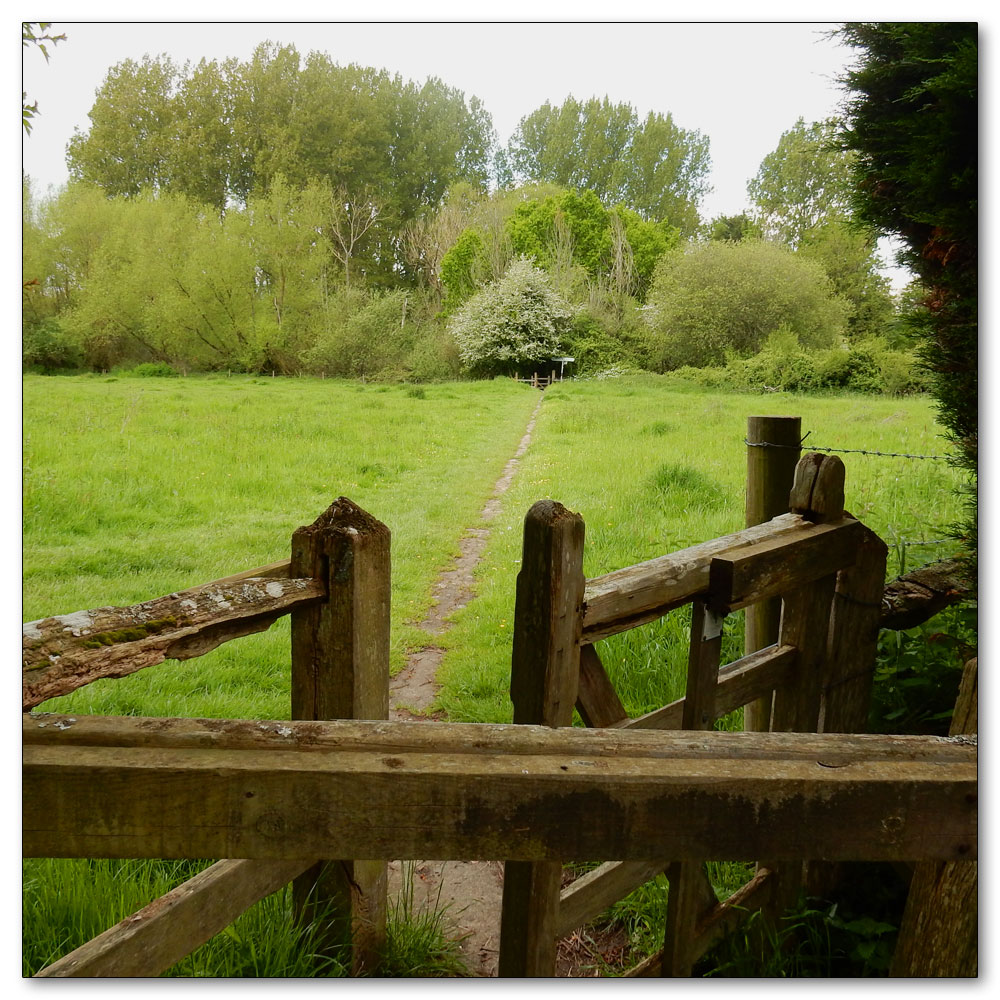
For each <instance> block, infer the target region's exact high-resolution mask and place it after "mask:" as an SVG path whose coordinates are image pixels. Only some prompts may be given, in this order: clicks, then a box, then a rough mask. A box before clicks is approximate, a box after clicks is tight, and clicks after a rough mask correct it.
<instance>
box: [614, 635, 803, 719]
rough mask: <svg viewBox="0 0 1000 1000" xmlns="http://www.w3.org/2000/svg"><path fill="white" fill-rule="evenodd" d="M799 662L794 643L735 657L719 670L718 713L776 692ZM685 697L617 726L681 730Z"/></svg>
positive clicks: (716, 709) (721, 713) (724, 712)
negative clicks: (767, 693)
mask: <svg viewBox="0 0 1000 1000" xmlns="http://www.w3.org/2000/svg"><path fill="white" fill-rule="evenodd" d="M797 661H798V650H796V649H795V648H794V647H792V646H768V647H767V648H766V649H761V650H758V651H757V652H756V653H751V654H750V655H749V656H744V657H742V658H741V659H739V660H734V661H733V662H732V663H729V664H727V665H726V666H724V667H722V668H721V669H720V670H719V682H718V686H717V688H716V691H715V715H716V718H720V717H721V716H723V715H725V714H726V713H727V712H731V711H733V709H735V708H739V707H740V706H741V705H746V704H747V703H748V702H749V701H751V700H752V699H754V698H757V697H759V695H760V694H761V692H764V691H773V690H774V689H775V688H776V687H779V686H780V685H782V684H784V683H785V682H786V681H787V680H788V678H789V677H790V676H791V674H792V671H793V670H794V669H795V665H796V663H797ZM684 702H685V699H684V698H680V699H678V700H677V701H673V702H671V703H670V704H669V705H664V707H663V708H657V709H654V710H653V711H652V712H647V713H646V714H645V715H641V716H639V717H638V718H636V719H628V720H627V721H624V722H620V723H617V724H616V726H615V728H616V729H681V728H682V726H683V719H684Z"/></svg>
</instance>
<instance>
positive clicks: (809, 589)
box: [765, 452, 844, 917]
mask: <svg viewBox="0 0 1000 1000" xmlns="http://www.w3.org/2000/svg"><path fill="white" fill-rule="evenodd" d="M788 503H789V507H790V509H791V511H792V512H793V513H796V514H801V515H802V516H803V517H804V518H806V519H807V520H809V521H813V522H815V523H817V524H823V523H827V522H831V521H839V520H841V519H842V518H843V516H844V463H843V462H841V460H840V459H839V458H837V457H836V456H834V455H820V454H819V453H817V452H811V453H809V454H808V455H803V456H802V458H801V459H800V460H799V462H798V464H797V465H796V467H795V479H794V482H793V484H792V490H791V493H790V494H789V498H788ZM836 585H837V576H836V574H834V575H832V576H824V577H821V578H820V579H818V580H815V581H813V582H812V583H807V584H804V585H801V586H799V587H797V588H796V589H795V590H794V591H793V592H791V593H788V594H786V595H785V596H784V598H782V602H781V604H782V607H781V621H780V627H779V629H778V642H779V643H780V644H782V645H787V646H794V647H795V648H796V649H797V650H798V651H799V653H798V666H797V668H796V671H795V676H794V678H793V680H792V681H791V682H790V683H789V684H787V685H785V686H784V687H781V688H779V689H778V690H777V691H775V693H774V709H773V711H772V716H771V729H772V730H773V731H774V732H776V733H815V732H818V731H819V724H820V709H821V705H822V699H823V691H824V689H825V687H826V686H827V682H828V672H829V669H830V666H829V664H830V661H829V648H828V643H827V640H828V636H829V632H830V619H831V610H832V605H833V594H834V590H835V589H836ZM765 864H766V866H767V867H768V868H771V869H772V870H774V871H776V873H777V888H776V890H775V892H774V893H773V896H772V904H771V911H770V912H771V914H772V916H773V917H777V916H779V915H780V913H781V912H782V911H783V910H785V909H787V908H788V907H790V906H793V905H794V904H795V902H796V898H797V896H798V894H799V890H800V889H801V887H802V882H803V878H804V877H806V865H805V863H803V864H801V865H795V864H791V863H785V864H782V865H774V864H771V863H765Z"/></svg>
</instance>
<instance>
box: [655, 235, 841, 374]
mask: <svg viewBox="0 0 1000 1000" xmlns="http://www.w3.org/2000/svg"><path fill="white" fill-rule="evenodd" d="M648 302H649V305H650V307H651V308H650V309H649V316H650V325H651V327H652V329H653V331H654V334H655V338H656V341H657V352H658V357H657V358H656V363H657V364H658V366H659V368H660V370H670V369H672V368H678V367H681V366H683V365H694V366H699V367H700V366H703V365H712V364H719V363H720V362H722V361H723V360H724V359H725V358H726V357H727V356H736V357H749V356H752V355H753V354H755V353H757V352H759V351H760V350H761V349H762V347H763V346H764V344H765V342H766V340H767V338H768V337H769V336H770V335H771V334H773V333H775V332H776V331H778V330H781V329H786V330H787V331H791V332H792V333H794V334H795V336H796V337H797V338H798V341H799V343H801V344H802V345H803V346H805V347H809V348H814V349H815V348H819V347H826V346H829V345H831V344H832V343H833V342H835V341H836V340H837V339H838V338H839V337H840V336H841V335H842V334H843V333H844V329H845V322H846V307H845V305H844V303H843V302H842V301H841V300H840V299H838V298H837V297H836V296H835V295H834V294H833V290H832V288H831V285H830V281H829V279H828V278H827V276H826V274H825V273H824V271H823V269H822V267H821V266H820V265H819V264H817V263H816V262H815V261H811V260H806V259H804V258H802V257H799V256H796V255H795V254H794V253H793V252H792V251H790V250H788V249H786V248H784V247H780V246H777V245H775V244H772V243H766V242H760V241H749V242H742V243H706V244H703V245H700V246H695V247H693V248H691V249H689V250H687V251H673V252H671V253H667V254H665V255H664V256H663V257H662V258H661V260H660V262H659V264H658V265H657V269H656V276H655V279H654V282H653V287H652V289H651V290H650V293H649V297H648Z"/></svg>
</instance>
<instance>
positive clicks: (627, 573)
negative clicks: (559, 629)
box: [581, 514, 858, 643]
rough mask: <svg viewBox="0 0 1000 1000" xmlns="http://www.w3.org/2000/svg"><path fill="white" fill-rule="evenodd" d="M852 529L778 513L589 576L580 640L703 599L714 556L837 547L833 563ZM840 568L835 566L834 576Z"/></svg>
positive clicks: (844, 554) (843, 555)
mask: <svg viewBox="0 0 1000 1000" xmlns="http://www.w3.org/2000/svg"><path fill="white" fill-rule="evenodd" d="M857 530H858V522H856V521H854V520H853V519H852V518H843V519H841V520H840V521H838V522H836V523H835V524H815V523H813V522H812V521H810V520H808V519H807V518H805V517H803V516H802V515H800V514H782V515H781V516H779V517H776V518H774V519H773V520H771V521H768V522H767V523H765V524H758V525H754V526H753V527H751V528H744V529H742V530H741V531H736V532H733V533H732V534H730V535H724V536H722V537H721V538H713V539H712V540H711V541H708V542H702V543H701V544H700V545H692V546H691V547H690V548H686V549H681V550H679V551H677V552H673V553H671V554H670V555H666V556H659V557H658V558H656V559H650V560H648V561H646V562H642V563H637V564H636V565H634V566H628V567H626V568H625V569H619V570H614V571H613V572H611V573H605V574H604V575H603V576H598V577H593V578H591V579H589V580H587V585H586V590H585V592H584V600H585V602H586V603H585V606H584V612H583V635H582V638H581V641H582V642H584V643H591V642H597V641H598V640H600V639H606V638H607V637H608V636H611V635H616V634H617V633H619V632H625V631H628V630H629V629H632V628H635V627H636V626H637V625H642V624H645V623H646V622H651V621H655V620H656V619H657V618H662V617H663V615H665V614H667V613H668V612H669V611H673V610H676V609H677V608H679V607H682V606H683V605H685V604H689V603H690V602H691V601H692V600H694V599H695V598H697V597H701V596H704V595H707V594H708V593H709V590H710V587H711V577H710V573H711V568H712V562H713V560H715V559H717V558H722V557H731V556H733V555H734V553H736V552H738V551H739V550H742V549H750V548H751V547H754V546H767V547H769V549H764V550H762V551H764V552H766V551H771V552H772V553H777V554H778V561H779V562H780V558H781V557H780V553H781V552H782V551H784V550H786V549H788V550H789V551H791V552H794V551H795V549H796V548H798V547H799V546H801V553H802V555H807V554H810V553H811V554H812V555H815V554H816V553H818V552H829V551H830V550H831V549H836V548H837V547H838V546H839V547H840V548H841V551H840V553H839V554H836V553H831V554H830V555H829V556H828V557H827V558H831V559H833V560H834V562H836V561H837V560H843V559H847V560H850V558H851V555H850V547H849V544H850V542H851V541H852V538H851V535H852V533H853V532H855V531H857ZM830 533H839V534H838V537H836V539H835V538H833V537H826V536H827V535H828V534H830ZM831 543H833V544H832V545H831ZM758 558H761V560H763V559H764V558H766V557H765V556H763V555H761V556H759V557H758ZM800 565H801V566H802V568H803V570H807V569H808V565H807V562H806V561H805V560H802V561H801V563H800ZM839 568H840V567H839V566H836V565H835V566H834V569H833V572H836V570H837V569H839ZM820 569H821V570H822V569H823V567H820ZM825 571H826V572H829V570H828V569H827V570H825ZM783 579H784V582H785V585H786V586H787V583H788V580H789V576H788V575H787V574H786V575H785V576H784V577H783ZM776 582H780V581H776ZM757 599H758V598H757V597H753V598H752V600H757ZM745 600H746V598H745V595H744V601H745ZM736 606H743V604H742V603H739V604H737V605H736Z"/></svg>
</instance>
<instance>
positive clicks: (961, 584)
mask: <svg viewBox="0 0 1000 1000" xmlns="http://www.w3.org/2000/svg"><path fill="white" fill-rule="evenodd" d="M970 589H971V585H970V582H969V579H968V567H967V566H966V565H965V564H964V563H963V562H962V560H960V559H941V560H939V561H938V562H934V563H931V564H930V565H928V566H921V567H919V568H918V569H915V570H911V571H910V572H909V573H907V574H906V575H905V576H898V577H896V579H895V580H893V581H892V582H891V583H888V584H886V587H885V591H884V593H883V594H882V615H881V619H880V621H879V624H880V625H881V627H882V628H889V629H894V630H897V631H898V630H900V629H907V628H914V627H915V626H917V625H920V624H922V623H923V622H925V621H927V620H928V619H930V618H933V617H934V615H936V614H937V613H938V612H939V611H942V610H943V609H944V608H946V607H948V606H949V605H952V604H957V603H959V602H960V601H963V600H965V599H966V598H968V596H969V591H970Z"/></svg>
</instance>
